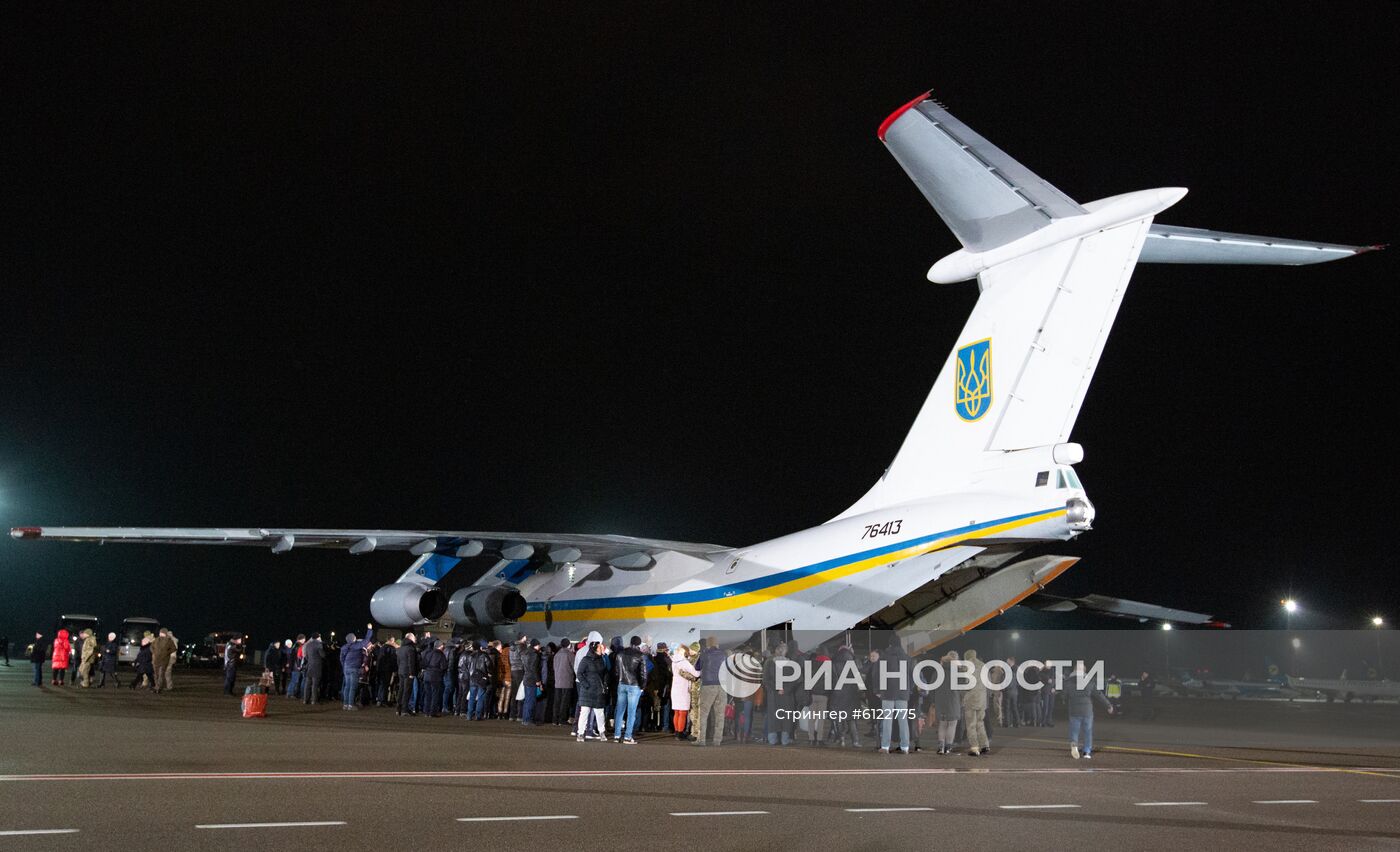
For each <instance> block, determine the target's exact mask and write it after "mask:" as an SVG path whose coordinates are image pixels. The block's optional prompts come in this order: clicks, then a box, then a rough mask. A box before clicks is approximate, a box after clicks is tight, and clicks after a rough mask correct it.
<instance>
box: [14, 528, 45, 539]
mask: <svg viewBox="0 0 1400 852" xmlns="http://www.w3.org/2000/svg"><path fill="white" fill-rule="evenodd" d="M43 533H44V528H43V527H11V528H10V538H38V537H39V536H41V535H43Z"/></svg>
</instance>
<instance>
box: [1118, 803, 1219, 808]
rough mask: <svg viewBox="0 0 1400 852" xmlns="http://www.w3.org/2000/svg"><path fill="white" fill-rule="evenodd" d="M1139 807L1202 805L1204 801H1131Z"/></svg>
mask: <svg viewBox="0 0 1400 852" xmlns="http://www.w3.org/2000/svg"><path fill="white" fill-rule="evenodd" d="M1133 804H1134V805H1137V806H1138V807H1140V808H1171V807H1176V806H1178V805H1204V804H1206V803H1205V802H1133Z"/></svg>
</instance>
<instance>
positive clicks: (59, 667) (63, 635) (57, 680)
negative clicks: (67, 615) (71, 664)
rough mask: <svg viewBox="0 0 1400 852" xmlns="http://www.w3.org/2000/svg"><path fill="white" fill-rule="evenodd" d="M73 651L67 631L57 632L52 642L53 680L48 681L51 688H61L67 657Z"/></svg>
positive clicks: (66, 667) (65, 672) (65, 671)
mask: <svg viewBox="0 0 1400 852" xmlns="http://www.w3.org/2000/svg"><path fill="white" fill-rule="evenodd" d="M72 650H73V643H72V641H71V640H70V639H69V638H68V630H67V629H66V628H65V629H62V630H59V631H58V636H56V637H55V638H54V640H53V658H52V667H53V679H52V680H51V681H49V683H50V684H51V685H52V686H63V677H64V675H66V674H67V673H68V657H69V655H70V654H71V652H72Z"/></svg>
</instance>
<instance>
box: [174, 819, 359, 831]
mask: <svg viewBox="0 0 1400 852" xmlns="http://www.w3.org/2000/svg"><path fill="white" fill-rule="evenodd" d="M327 825H345V822H344V821H343V820H320V821H316V822H219V823H206V824H203V825H196V826H195V828H208V829H218V828H316V827H320V826H327Z"/></svg>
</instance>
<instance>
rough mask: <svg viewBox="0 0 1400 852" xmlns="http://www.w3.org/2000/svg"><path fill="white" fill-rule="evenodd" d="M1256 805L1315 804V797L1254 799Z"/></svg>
mask: <svg viewBox="0 0 1400 852" xmlns="http://www.w3.org/2000/svg"><path fill="white" fill-rule="evenodd" d="M1254 804H1256V805H1315V804H1317V799H1256V800H1255V802H1254Z"/></svg>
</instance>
